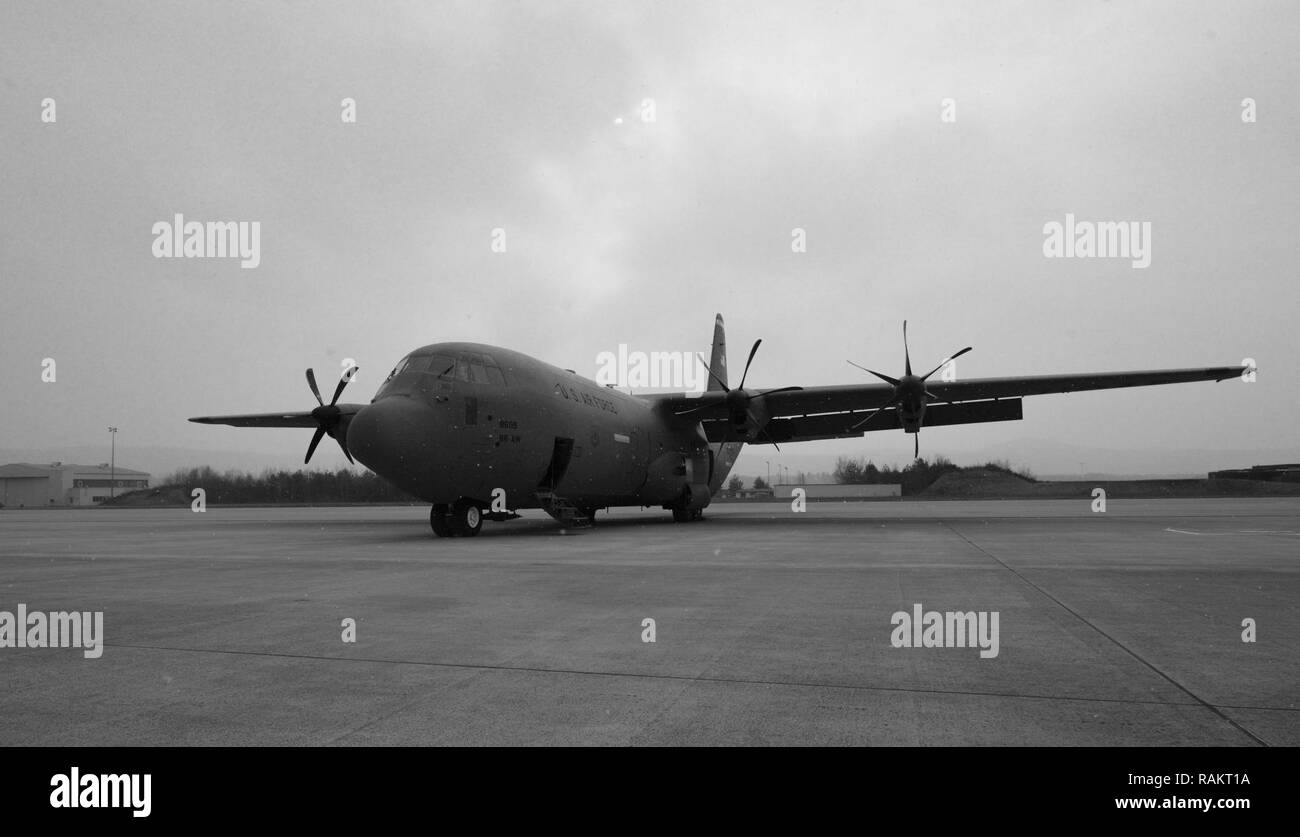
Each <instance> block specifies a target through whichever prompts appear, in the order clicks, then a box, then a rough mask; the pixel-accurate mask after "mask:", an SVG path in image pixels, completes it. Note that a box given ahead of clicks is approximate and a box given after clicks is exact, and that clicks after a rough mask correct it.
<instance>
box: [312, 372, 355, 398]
mask: <svg viewBox="0 0 1300 837" xmlns="http://www.w3.org/2000/svg"><path fill="white" fill-rule="evenodd" d="M360 368H361V367H359V366H352V367H349V368H348V371H347V372H345V373H343V377H342V378H340V379H339V385H338V386H336V387H335V388H334V397H333V398H331V399H330V406H331V407H333V406H334V404H335V403H336V402H337V401H338V400H339V396H340V395H342V394H343V388H344V387H346V386H347V385H348V384H350V383H352V376H353V375H355V374H357V370H358V369H360ZM313 377H314V376H313ZM316 397H317V398H319V397H320V396H319V395H318V396H316Z"/></svg>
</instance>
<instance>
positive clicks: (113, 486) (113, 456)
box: [108, 427, 117, 500]
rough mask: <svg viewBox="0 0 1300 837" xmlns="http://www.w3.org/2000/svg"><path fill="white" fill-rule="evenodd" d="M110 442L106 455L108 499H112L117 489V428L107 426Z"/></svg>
mask: <svg viewBox="0 0 1300 837" xmlns="http://www.w3.org/2000/svg"><path fill="white" fill-rule="evenodd" d="M108 438H109V439H111V440H112V441H111V442H110V447H109V455H108V499H110V500H112V499H113V497H114V496H115V494H116V491H117V428H116V427H110V428H108Z"/></svg>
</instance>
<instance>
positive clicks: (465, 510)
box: [429, 500, 483, 538]
mask: <svg viewBox="0 0 1300 837" xmlns="http://www.w3.org/2000/svg"><path fill="white" fill-rule="evenodd" d="M429 526H430V527H432V529H433V533H434V534H435V535H437V536H438V537H440V538H472V537H474V536H475V535H477V534H478V533H479V530H480V529H482V528H483V510H482V509H480V508H479V507H478V506H477V505H476V504H474V503H471V502H469V501H468V500H460V501H458V502H457V503H456V504H455V505H453V506H450V507H448V506H447V504H446V503H438V504H436V505H435V506H434V507H433V508H431V509H429Z"/></svg>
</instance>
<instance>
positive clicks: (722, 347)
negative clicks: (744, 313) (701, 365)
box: [708, 314, 745, 495]
mask: <svg viewBox="0 0 1300 837" xmlns="http://www.w3.org/2000/svg"><path fill="white" fill-rule="evenodd" d="M709 371H710V372H712V373H713V374H711V375H709V386H708V390H709V391H710V392H713V391H718V392H720V391H721V390H722V389H723V385H724V384H725V385H728V386H730V384H729V382H728V379H727V329H726V326H724V325H723V323H722V315H721V314H718V316H717V317H716V318H715V319H714V321H713V352H712V354H710V355H709ZM744 446H745V444H744V442H715V443H714V444H712V445H709V449H710V450H711V451H712V452H713V457H712V459H713V462H712V466H713V470H712V473H711V474H710V477H709V493H710V494H713V495H716V494H717V493H718V491H719V489H721V488H722V484H723V483H724V482H725V481H726V479H727V475H728V474H730V473H731V466H733V465H735V464H736V457H738V456H740V449H741V448H743V447H744Z"/></svg>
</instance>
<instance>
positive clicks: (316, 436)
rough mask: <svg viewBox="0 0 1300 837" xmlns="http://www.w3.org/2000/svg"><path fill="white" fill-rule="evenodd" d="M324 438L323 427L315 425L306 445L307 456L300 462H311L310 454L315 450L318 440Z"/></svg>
mask: <svg viewBox="0 0 1300 837" xmlns="http://www.w3.org/2000/svg"><path fill="white" fill-rule="evenodd" d="M324 438H325V428H324V427H323V426H322V427H317V428H316V432H315V434H313V435H312V437H311V444H310V445H308V446H307V458H306V459H304V460H303V461H302V464H304V465H306V464H307V463H309V462H311V455H312V454H313V453H315V452H316V446H317V445H319V444H320V440H321V439H324Z"/></svg>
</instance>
